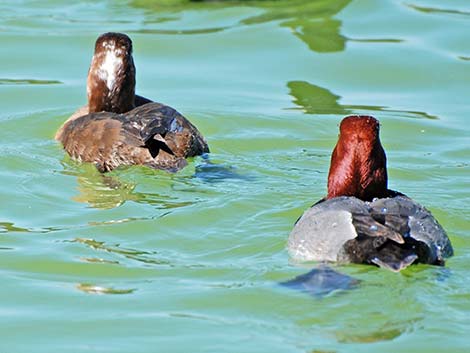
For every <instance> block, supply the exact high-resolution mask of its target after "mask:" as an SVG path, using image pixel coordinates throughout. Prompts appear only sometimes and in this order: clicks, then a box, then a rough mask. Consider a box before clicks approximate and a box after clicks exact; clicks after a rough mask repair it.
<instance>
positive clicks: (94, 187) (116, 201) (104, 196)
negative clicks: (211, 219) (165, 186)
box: [62, 161, 196, 209]
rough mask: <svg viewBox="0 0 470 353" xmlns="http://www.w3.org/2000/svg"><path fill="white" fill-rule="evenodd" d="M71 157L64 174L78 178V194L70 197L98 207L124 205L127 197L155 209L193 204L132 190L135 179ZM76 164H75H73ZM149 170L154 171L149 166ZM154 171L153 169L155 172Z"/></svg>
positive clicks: (164, 195) (167, 195) (161, 195)
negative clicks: (76, 160)
mask: <svg viewBox="0 0 470 353" xmlns="http://www.w3.org/2000/svg"><path fill="white" fill-rule="evenodd" d="M72 164H74V162H73V161H70V165H69V163H65V165H64V166H65V168H66V169H65V170H63V171H62V173H63V174H66V175H73V176H75V177H76V178H77V183H78V186H77V190H78V195H76V196H74V197H72V200H74V201H77V202H81V203H87V204H89V205H90V207H93V208H98V209H111V208H115V207H119V206H121V205H123V204H124V203H125V202H127V201H134V202H137V203H144V204H148V205H152V206H154V207H155V208H158V209H173V208H179V207H184V206H188V205H192V204H194V202H196V201H194V200H192V201H180V200H179V199H178V198H176V197H174V196H172V195H170V194H159V193H155V192H151V193H150V192H145V193H142V192H138V191H135V188H136V185H137V183H135V182H131V181H124V180H122V179H121V178H119V177H118V176H116V175H110V174H102V173H99V172H98V171H97V170H96V168H95V167H94V166H93V165H88V164H87V163H85V164H82V165H73V166H72ZM74 167H75V168H74ZM151 172H153V171H152V170H151ZM154 174H155V173H154Z"/></svg>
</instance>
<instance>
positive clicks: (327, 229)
mask: <svg viewBox="0 0 470 353" xmlns="http://www.w3.org/2000/svg"><path fill="white" fill-rule="evenodd" d="M379 126H380V124H379V122H378V121H377V120H376V119H375V118H373V117H371V116H348V117H346V118H344V119H343V121H342V122H341V124H340V134H339V138H338V142H337V144H336V147H335V149H334V150H333V154H332V156H331V165H330V171H329V174H328V194H327V196H326V197H325V198H324V199H322V200H320V201H319V202H318V203H316V204H315V205H313V206H312V207H311V208H310V209H309V210H307V211H306V212H305V213H304V214H303V215H302V216H301V217H300V218H299V220H298V221H297V222H296V224H295V227H294V229H293V230H292V232H291V234H290V235H289V240H288V251H289V254H290V255H291V257H292V258H293V259H294V260H297V261H327V262H343V263H347V262H352V263H362V264H375V265H377V266H380V267H384V268H387V269H390V270H392V271H400V270H401V269H403V268H406V267H407V266H409V265H411V264H412V263H426V264H433V265H444V259H445V258H447V257H450V256H452V255H453V249H452V245H451V243H450V240H449V238H448V237H447V234H446V232H445V231H444V229H443V228H442V227H441V225H440V224H439V223H438V222H437V220H436V219H435V218H434V217H433V216H432V214H431V212H429V211H428V210H427V209H425V208H424V207H423V206H421V205H419V204H418V203H417V202H415V201H413V200H412V199H410V198H409V197H407V196H405V195H403V194H401V193H399V192H397V191H392V190H389V189H388V188H387V166H386V156H385V152H384V149H383V148H382V145H381V143H380V139H379Z"/></svg>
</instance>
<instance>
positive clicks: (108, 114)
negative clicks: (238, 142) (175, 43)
mask: <svg viewBox="0 0 470 353" xmlns="http://www.w3.org/2000/svg"><path fill="white" fill-rule="evenodd" d="M87 95H88V104H87V105H86V106H84V107H82V108H80V109H79V110H78V111H77V112H75V113H74V114H73V115H72V116H71V117H70V118H69V119H68V120H67V121H66V122H65V123H64V125H62V127H61V128H60V129H59V130H58V131H57V134H56V136H55V138H56V140H58V141H60V142H61V143H62V144H63V146H64V149H65V150H66V151H67V153H68V154H69V155H70V156H71V157H72V158H74V159H76V160H78V161H82V162H91V163H94V164H95V165H96V167H97V168H98V170H100V171H101V172H107V171H110V170H113V169H114V168H117V167H119V166H128V165H146V166H149V167H151V168H155V169H165V170H169V171H177V170H179V169H181V168H183V167H184V166H185V165H186V164H187V162H186V159H185V158H188V157H193V156H197V155H201V154H203V153H207V152H209V147H208V146H207V143H206V141H205V140H204V138H203V137H202V135H201V134H200V132H199V131H198V130H197V128H196V127H195V126H194V125H192V124H191V123H190V122H189V121H188V120H187V119H186V118H185V117H183V116H182V115H181V114H180V113H178V112H177V111H176V110H174V109H173V108H170V107H168V106H165V105H163V104H160V103H153V102H152V101H150V100H149V99H147V98H144V97H140V96H138V95H136V94H135V67H134V61H133V58H132V41H131V40H130V38H129V37H128V36H126V35H125V34H122V33H105V34H103V35H101V36H100V37H99V38H98V39H97V40H96V44H95V53H94V55H93V59H92V61H91V65H90V69H89V71H88V80H87Z"/></svg>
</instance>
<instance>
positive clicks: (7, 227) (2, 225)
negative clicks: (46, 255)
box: [0, 222, 60, 233]
mask: <svg viewBox="0 0 470 353" xmlns="http://www.w3.org/2000/svg"><path fill="white" fill-rule="evenodd" d="M57 230H60V228H56V227H45V228H39V229H30V228H23V227H19V226H15V224H14V223H12V222H0V233H10V232H12V233H13V232H19V233H49V232H54V231H57Z"/></svg>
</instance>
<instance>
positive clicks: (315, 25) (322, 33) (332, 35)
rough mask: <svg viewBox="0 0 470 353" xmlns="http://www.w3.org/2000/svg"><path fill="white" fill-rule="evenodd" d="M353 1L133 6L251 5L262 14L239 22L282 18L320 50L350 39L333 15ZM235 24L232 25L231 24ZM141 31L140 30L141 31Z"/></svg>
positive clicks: (160, 0)
mask: <svg viewBox="0 0 470 353" xmlns="http://www.w3.org/2000/svg"><path fill="white" fill-rule="evenodd" d="M350 1H351V0H316V1H305V0H277V1H276V0H265V1H262V0H257V1H256V0H252V1H250V0H248V1H246V0H245V1H243V0H238V1H236V0H229V1H226V0H225V1H223V0H220V1H214V0H208V1H201V0H198V1H194V0H193V1H190V0H186V1H184V0H180V1H173V2H169V1H166V0H134V1H132V2H131V5H132V6H135V7H139V8H145V9H148V10H152V11H162V10H163V11H182V10H189V9H206V10H207V9H217V8H223V7H228V6H250V7H256V8H260V9H263V10H265V12H264V13H263V14H261V15H256V16H252V17H249V18H246V19H244V20H242V21H241V22H240V23H239V24H240V25H252V24H261V23H266V22H271V21H279V23H280V26H282V27H288V28H290V30H291V31H292V32H293V33H294V34H295V35H296V36H297V37H298V38H300V39H301V40H302V41H303V42H305V43H306V44H307V45H308V47H309V48H310V49H311V50H313V51H316V52H319V53H329V52H336V51H342V50H344V48H345V43H346V41H347V38H346V37H344V36H343V35H341V33H340V29H341V21H340V20H338V19H334V18H332V17H333V16H334V15H336V14H337V13H338V12H340V11H341V10H342V9H343V8H345V7H346V6H347V5H348V4H349V3H350ZM230 27H232V26H230ZM230 27H220V28H208V29H198V30H193V31H191V30H185V31H177V30H175V31H166V32H162V31H160V30H156V31H157V32H155V33H164V34H198V33H211V32H218V31H221V30H225V29H227V28H230ZM139 32H140V31H139Z"/></svg>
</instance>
